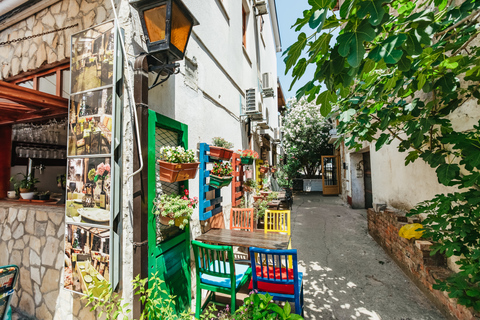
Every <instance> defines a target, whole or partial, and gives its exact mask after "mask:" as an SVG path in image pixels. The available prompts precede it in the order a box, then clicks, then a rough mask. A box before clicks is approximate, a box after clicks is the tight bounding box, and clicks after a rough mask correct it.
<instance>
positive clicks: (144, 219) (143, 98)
mask: <svg viewBox="0 0 480 320" xmlns="http://www.w3.org/2000/svg"><path fill="white" fill-rule="evenodd" d="M134 83H135V84H134V97H135V102H136V106H135V107H136V112H137V117H138V127H139V128H138V131H139V133H140V142H141V146H140V149H141V150H142V154H141V155H140V156H141V157H142V159H143V169H142V171H140V173H138V174H137V175H135V176H133V178H132V179H133V243H134V247H133V250H134V251H133V276H134V277H136V276H137V275H140V279H145V278H147V277H148V62H147V56H146V55H142V56H140V57H138V58H137V59H136V60H135V74H134ZM133 131H134V140H133V141H134V142H133V154H134V157H133V170H134V171H135V170H138V168H139V167H140V158H139V154H138V144H137V136H136V132H135V129H133ZM139 297H140V296H139V295H134V298H133V318H134V319H139V318H140V315H141V313H142V310H143V306H142V303H141V302H140V300H139Z"/></svg>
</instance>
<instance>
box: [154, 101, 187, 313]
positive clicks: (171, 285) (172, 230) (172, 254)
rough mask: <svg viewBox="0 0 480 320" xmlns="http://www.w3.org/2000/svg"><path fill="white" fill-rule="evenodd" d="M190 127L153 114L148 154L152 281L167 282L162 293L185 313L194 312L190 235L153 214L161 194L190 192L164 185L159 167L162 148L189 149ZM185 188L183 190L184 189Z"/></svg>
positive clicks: (172, 185) (181, 185) (179, 184)
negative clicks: (154, 275) (179, 147)
mask: <svg viewBox="0 0 480 320" xmlns="http://www.w3.org/2000/svg"><path fill="white" fill-rule="evenodd" d="M187 133H188V127H187V126H186V125H184V124H181V123H179V122H177V121H175V120H172V119H170V118H167V117H165V116H162V115H160V114H157V113H155V112H153V111H151V110H150V113H149V137H150V139H149V148H148V149H149V150H148V153H149V154H148V202H149V203H148V206H149V216H148V253H149V254H148V265H149V277H151V276H152V275H153V274H155V273H157V275H158V277H159V278H160V279H161V280H163V281H164V282H163V284H162V286H161V289H162V290H164V292H165V293H164V294H162V295H163V296H164V298H165V299H167V298H168V297H169V296H170V295H173V296H176V298H175V306H174V307H175V309H176V310H177V312H183V311H186V310H188V309H189V308H190V302H191V278H190V231H189V227H188V226H187V227H185V229H184V230H181V229H179V228H178V227H176V226H169V225H163V224H161V223H160V220H159V219H158V216H156V215H154V214H152V209H153V200H154V198H155V196H156V194H157V193H162V194H172V193H176V194H180V193H181V192H182V189H183V188H187V189H188V180H187V181H182V182H176V183H167V182H163V181H160V179H159V174H158V173H159V168H158V163H157V158H158V153H159V149H160V148H161V147H162V146H182V147H184V148H185V149H187V148H188V138H187ZM182 187H183V188H182Z"/></svg>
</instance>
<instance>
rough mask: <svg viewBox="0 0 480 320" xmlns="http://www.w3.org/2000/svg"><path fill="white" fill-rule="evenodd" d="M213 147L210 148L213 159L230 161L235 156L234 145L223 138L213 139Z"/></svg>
mask: <svg viewBox="0 0 480 320" xmlns="http://www.w3.org/2000/svg"><path fill="white" fill-rule="evenodd" d="M212 142H213V146H210V157H211V158H212V159H221V160H230V159H231V158H232V155H233V150H230V149H231V148H233V143H231V142H228V141H227V140H225V139H223V138H221V137H215V138H213V141H212Z"/></svg>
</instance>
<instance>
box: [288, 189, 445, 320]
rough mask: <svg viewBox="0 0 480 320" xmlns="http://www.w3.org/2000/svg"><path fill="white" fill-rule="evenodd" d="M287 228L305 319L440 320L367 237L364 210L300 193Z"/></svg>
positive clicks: (331, 197)
mask: <svg viewBox="0 0 480 320" xmlns="http://www.w3.org/2000/svg"><path fill="white" fill-rule="evenodd" d="M292 227H293V230H292V245H293V248H296V249H298V255H299V257H298V259H299V269H300V271H302V272H304V288H305V319H340V320H344V319H345V320H346V319H368V320H378V319H382V320H440V319H446V318H445V317H444V316H443V315H442V313H441V312H440V311H439V310H438V309H437V308H436V307H435V306H434V305H433V304H432V303H431V302H430V301H429V300H428V299H427V298H426V297H425V296H424V295H423V294H422V293H421V292H420V290H419V289H418V288H417V287H416V286H415V285H414V284H413V283H412V282H411V281H410V280H409V279H408V278H407V276H406V275H405V274H404V273H403V272H402V270H401V269H400V268H399V267H398V266H397V265H396V264H395V262H394V261H393V260H391V259H390V258H389V257H388V255H387V254H386V253H385V252H384V251H383V249H382V248H381V247H380V246H379V245H378V244H377V243H376V242H375V240H373V239H372V238H371V237H370V236H369V235H368V232H367V218H366V210H362V209H360V210H354V209H350V208H348V207H346V206H344V205H342V201H341V200H340V198H339V197H337V196H330V197H329V196H322V195H321V194H319V193H311V194H304V193H300V194H296V195H295V196H294V202H293V210H292Z"/></svg>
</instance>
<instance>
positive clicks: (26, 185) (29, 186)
mask: <svg viewBox="0 0 480 320" xmlns="http://www.w3.org/2000/svg"><path fill="white" fill-rule="evenodd" d="M18 175H22V176H23V179H21V180H17V179H16V178H15V177H16V176H18ZM10 181H11V182H13V187H14V189H15V191H17V192H19V193H28V192H32V191H33V190H34V189H35V184H36V183H39V182H40V181H39V180H38V179H37V178H33V177H32V175H31V174H23V173H21V172H19V173H17V174H16V175H14V176H12V177H11V178H10Z"/></svg>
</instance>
